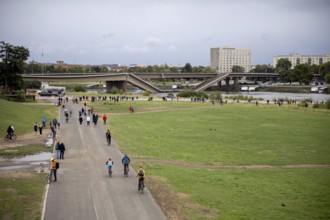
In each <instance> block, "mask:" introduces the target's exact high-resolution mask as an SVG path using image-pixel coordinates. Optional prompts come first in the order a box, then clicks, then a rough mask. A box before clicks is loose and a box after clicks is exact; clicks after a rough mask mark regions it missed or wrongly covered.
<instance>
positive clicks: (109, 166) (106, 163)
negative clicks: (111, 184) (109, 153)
mask: <svg viewBox="0 0 330 220" xmlns="http://www.w3.org/2000/svg"><path fill="white" fill-rule="evenodd" d="M113 164H114V163H113V161H112V159H111V157H110V158H109V160H107V162H105V165H107V166H108V172H109V175H110V176H111V173H112V170H111V169H112V166H113Z"/></svg>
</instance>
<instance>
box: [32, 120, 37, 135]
mask: <svg viewBox="0 0 330 220" xmlns="http://www.w3.org/2000/svg"><path fill="white" fill-rule="evenodd" d="M33 130H34V135H36V134H37V133H38V123H37V122H36V123H35V124H34V126H33Z"/></svg>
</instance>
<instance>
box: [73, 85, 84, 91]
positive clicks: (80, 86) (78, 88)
mask: <svg viewBox="0 0 330 220" xmlns="http://www.w3.org/2000/svg"><path fill="white" fill-rule="evenodd" d="M74 91H75V92H86V88H85V87H84V86H82V85H76V86H75V87H74Z"/></svg>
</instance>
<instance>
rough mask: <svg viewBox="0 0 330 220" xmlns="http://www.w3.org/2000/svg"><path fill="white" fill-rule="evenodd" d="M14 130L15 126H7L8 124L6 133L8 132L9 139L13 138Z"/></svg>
mask: <svg viewBox="0 0 330 220" xmlns="http://www.w3.org/2000/svg"><path fill="white" fill-rule="evenodd" d="M14 130H15V128H14V126H13V125H9V126H8V128H7V134H8V137H9V138H10V139H12V138H13V135H14Z"/></svg>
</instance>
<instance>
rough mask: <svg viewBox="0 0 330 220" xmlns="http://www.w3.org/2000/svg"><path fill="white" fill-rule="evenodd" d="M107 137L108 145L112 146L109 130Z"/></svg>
mask: <svg viewBox="0 0 330 220" xmlns="http://www.w3.org/2000/svg"><path fill="white" fill-rule="evenodd" d="M105 137H106V138H107V141H108V145H110V144H111V133H110V130H109V129H108V130H107V133H105Z"/></svg>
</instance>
